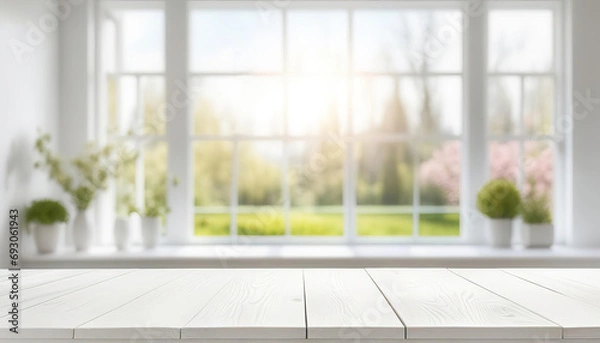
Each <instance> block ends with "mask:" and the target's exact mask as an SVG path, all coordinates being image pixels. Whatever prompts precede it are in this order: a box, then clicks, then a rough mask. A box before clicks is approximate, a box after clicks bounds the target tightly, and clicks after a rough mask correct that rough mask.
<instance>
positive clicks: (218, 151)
mask: <svg viewBox="0 0 600 343" xmlns="http://www.w3.org/2000/svg"><path fill="white" fill-rule="evenodd" d="M232 148H233V144H232V143H230V142H198V143H195V144H194V190H195V192H194V205H195V206H202V207H204V206H213V207H215V206H229V204H230V192H231V167H232V164H231V162H232Z"/></svg>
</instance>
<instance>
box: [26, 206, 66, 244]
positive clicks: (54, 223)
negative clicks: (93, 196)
mask: <svg viewBox="0 0 600 343" xmlns="http://www.w3.org/2000/svg"><path fill="white" fill-rule="evenodd" d="M68 220H69V213H68V212H67V209H66V208H65V207H64V206H63V205H62V204H61V203H60V202H59V201H55V200H50V199H43V200H35V201H33V202H32V203H31V205H30V206H29V207H28V208H27V210H26V211H25V221H26V223H27V228H28V230H29V231H30V232H32V233H33V239H34V241H35V245H36V247H37V251H38V252H39V253H40V254H51V253H54V252H55V251H56V248H57V247H58V240H59V239H60V237H61V232H63V231H64V227H65V223H66V222H67V221H68Z"/></svg>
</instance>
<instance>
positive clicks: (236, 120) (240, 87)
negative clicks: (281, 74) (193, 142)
mask: <svg viewBox="0 0 600 343" xmlns="http://www.w3.org/2000/svg"><path fill="white" fill-rule="evenodd" d="M193 89H194V99H195V101H194V132H195V133H196V134H222V135H233V134H246V135H274V134H281V133H282V131H283V119H282V117H283V116H282V110H283V104H282V98H283V96H282V87H281V78H278V77H243V76H231V77H230V76H227V77H203V78H196V79H194V83H193Z"/></svg>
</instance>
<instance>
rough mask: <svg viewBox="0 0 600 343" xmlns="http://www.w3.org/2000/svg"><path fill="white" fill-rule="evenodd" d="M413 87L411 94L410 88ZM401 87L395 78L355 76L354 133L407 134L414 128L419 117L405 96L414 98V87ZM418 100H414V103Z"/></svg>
mask: <svg viewBox="0 0 600 343" xmlns="http://www.w3.org/2000/svg"><path fill="white" fill-rule="evenodd" d="M409 89H410V90H412V91H413V92H412V94H411V95H408V94H409V93H410V90H409ZM406 91H407V92H406V93H405V92H403V90H401V89H400V83H396V82H395V81H394V78H392V77H365V78H356V79H355V82H354V94H353V100H354V104H353V106H354V111H353V114H354V118H353V121H354V132H355V133H359V134H380V133H386V134H391V133H407V132H409V131H411V132H412V131H414V130H415V128H416V126H417V122H418V118H417V117H416V111H415V108H414V107H412V108H411V107H410V106H411V104H409V103H407V102H406V101H405V100H406V96H407V95H408V97H409V98H410V97H411V96H412V97H413V98H414V96H415V94H414V91H415V89H414V87H412V88H411V87H408V89H407V90H406ZM415 102H416V100H414V99H413V101H412V105H414V103H415Z"/></svg>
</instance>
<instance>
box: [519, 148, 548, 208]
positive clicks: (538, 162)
mask: <svg viewBox="0 0 600 343" xmlns="http://www.w3.org/2000/svg"><path fill="white" fill-rule="evenodd" d="M523 171H524V174H525V182H524V185H523V194H524V195H525V196H535V197H545V198H546V199H548V201H549V202H551V201H552V198H553V196H552V195H553V182H554V152H553V144H552V142H547V141H537V142H525V166H524V167H523Z"/></svg>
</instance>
